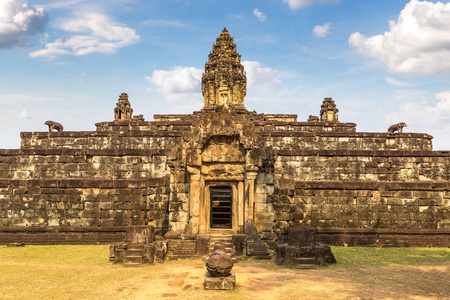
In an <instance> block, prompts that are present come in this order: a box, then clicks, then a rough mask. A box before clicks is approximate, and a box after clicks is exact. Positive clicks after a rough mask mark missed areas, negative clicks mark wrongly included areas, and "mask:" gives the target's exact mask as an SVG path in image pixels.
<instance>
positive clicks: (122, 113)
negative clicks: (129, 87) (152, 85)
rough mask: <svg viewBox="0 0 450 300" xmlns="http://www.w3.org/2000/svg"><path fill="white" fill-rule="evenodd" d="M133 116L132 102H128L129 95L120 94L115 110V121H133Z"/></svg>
mask: <svg viewBox="0 0 450 300" xmlns="http://www.w3.org/2000/svg"><path fill="white" fill-rule="evenodd" d="M132 114H133V109H132V108H131V105H130V101H128V95H127V93H122V94H120V97H119V102H117V104H116V108H114V120H116V121H126V120H131V116H132Z"/></svg>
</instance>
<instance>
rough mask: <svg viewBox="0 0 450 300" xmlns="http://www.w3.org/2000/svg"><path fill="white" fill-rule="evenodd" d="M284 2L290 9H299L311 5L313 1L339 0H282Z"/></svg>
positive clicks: (338, 0) (335, 0)
mask: <svg viewBox="0 0 450 300" xmlns="http://www.w3.org/2000/svg"><path fill="white" fill-rule="evenodd" d="M283 2H284V3H287V4H288V5H289V7H290V9H293V10H295V9H300V8H305V7H307V6H310V5H313V4H315V3H326V2H329V3H339V2H340V0H283Z"/></svg>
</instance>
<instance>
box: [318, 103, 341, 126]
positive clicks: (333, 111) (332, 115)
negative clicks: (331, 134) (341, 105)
mask: <svg viewBox="0 0 450 300" xmlns="http://www.w3.org/2000/svg"><path fill="white" fill-rule="evenodd" d="M338 112H339V109H337V108H336V104H335V103H334V101H333V99H331V98H325V99H324V100H323V103H322V106H321V107H320V121H321V122H339V119H338Z"/></svg>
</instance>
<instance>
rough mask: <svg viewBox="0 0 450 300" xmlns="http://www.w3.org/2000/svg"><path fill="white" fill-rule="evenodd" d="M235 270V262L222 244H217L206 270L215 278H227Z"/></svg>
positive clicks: (207, 262)
mask: <svg viewBox="0 0 450 300" xmlns="http://www.w3.org/2000/svg"><path fill="white" fill-rule="evenodd" d="M232 268H233V260H232V259H231V257H230V256H229V255H228V254H227V253H226V251H225V247H224V245H223V244H222V243H215V244H214V250H213V253H212V254H211V256H210V257H209V258H208V260H207V261H206V269H207V270H208V272H209V273H210V274H211V275H212V276H213V277H225V276H228V275H229V274H230V271H231V269H232Z"/></svg>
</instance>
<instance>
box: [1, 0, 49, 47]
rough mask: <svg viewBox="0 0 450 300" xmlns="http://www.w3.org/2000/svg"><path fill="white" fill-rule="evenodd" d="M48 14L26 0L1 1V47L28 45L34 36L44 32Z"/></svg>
mask: <svg viewBox="0 0 450 300" xmlns="http://www.w3.org/2000/svg"><path fill="white" fill-rule="evenodd" d="M47 21H48V16H47V13H46V12H45V11H44V10H43V9H42V8H34V7H33V6H30V5H28V3H27V1H26V0H1V1H0V49H2V48H3V49H9V48H13V47H17V46H22V47H24V46H27V44H28V42H29V41H30V40H31V38H32V37H33V36H35V35H36V34H38V33H40V32H44V30H45V25H46V24H47Z"/></svg>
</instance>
